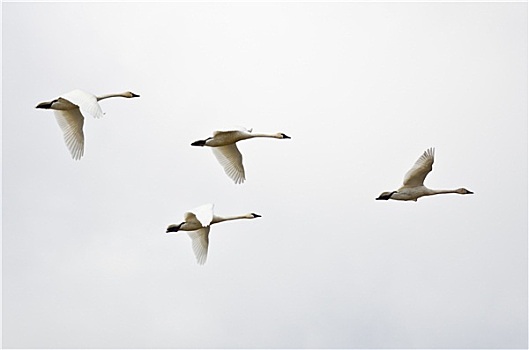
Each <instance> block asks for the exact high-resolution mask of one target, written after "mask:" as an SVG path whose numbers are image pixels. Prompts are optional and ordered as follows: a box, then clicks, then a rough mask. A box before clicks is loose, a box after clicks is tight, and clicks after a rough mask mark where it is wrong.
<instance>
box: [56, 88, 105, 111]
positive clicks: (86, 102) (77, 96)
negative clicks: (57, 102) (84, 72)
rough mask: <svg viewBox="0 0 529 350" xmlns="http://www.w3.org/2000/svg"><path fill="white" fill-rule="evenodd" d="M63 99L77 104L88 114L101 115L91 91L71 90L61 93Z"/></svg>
mask: <svg viewBox="0 0 529 350" xmlns="http://www.w3.org/2000/svg"><path fill="white" fill-rule="evenodd" d="M61 97H62V98H64V99H65V100H68V101H70V102H71V103H73V104H74V105H77V106H79V108H80V109H81V111H82V112H83V113H86V114H89V115H91V116H92V117H94V118H101V117H103V111H102V110H101V107H100V106H99V103H97V97H96V96H94V95H93V94H91V93H88V92H85V91H82V90H78V89H77V90H73V91H70V92H67V93H65V94H63V95H61Z"/></svg>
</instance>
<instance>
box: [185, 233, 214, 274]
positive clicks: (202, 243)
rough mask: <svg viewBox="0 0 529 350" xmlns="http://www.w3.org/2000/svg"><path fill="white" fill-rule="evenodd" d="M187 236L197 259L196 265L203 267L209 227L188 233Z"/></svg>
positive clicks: (206, 255) (206, 252)
mask: <svg viewBox="0 0 529 350" xmlns="http://www.w3.org/2000/svg"><path fill="white" fill-rule="evenodd" d="M187 234H188V235H189V237H191V244H192V247H193V252H194V253H195V257H196V258H197V263H199V264H200V265H204V263H205V262H206V258H207V257H208V245H209V226H207V227H203V228H201V229H199V230H196V231H190V232H188V233H187Z"/></svg>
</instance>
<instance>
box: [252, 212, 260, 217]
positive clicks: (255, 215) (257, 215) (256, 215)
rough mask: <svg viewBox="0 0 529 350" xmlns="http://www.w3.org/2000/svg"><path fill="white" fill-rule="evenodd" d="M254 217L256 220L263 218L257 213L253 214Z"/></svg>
mask: <svg viewBox="0 0 529 350" xmlns="http://www.w3.org/2000/svg"><path fill="white" fill-rule="evenodd" d="M252 215H253V217H254V218H260V217H262V216H261V215H259V214H255V213H252Z"/></svg>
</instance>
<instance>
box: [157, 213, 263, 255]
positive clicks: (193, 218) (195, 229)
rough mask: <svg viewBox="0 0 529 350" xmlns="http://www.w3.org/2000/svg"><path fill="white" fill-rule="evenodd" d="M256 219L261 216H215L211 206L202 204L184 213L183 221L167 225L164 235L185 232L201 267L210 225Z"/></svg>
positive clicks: (205, 253)
mask: <svg viewBox="0 0 529 350" xmlns="http://www.w3.org/2000/svg"><path fill="white" fill-rule="evenodd" d="M258 217H261V215H258V214H254V213H249V214H244V215H235V216H226V217H222V216H217V215H214V214H213V204H204V205H202V206H200V207H197V208H195V209H193V210H190V211H188V212H186V213H184V221H183V222H181V223H179V224H171V225H169V226H168V227H167V230H166V233H169V234H171V233H176V232H178V231H187V233H188V235H189V237H190V238H191V245H192V248H193V252H194V254H195V257H196V259H197V263H199V264H200V265H203V264H204V263H205V262H206V258H207V255H208V246H209V230H210V226H211V225H213V224H216V223H219V222H223V221H229V220H238V219H255V218H258Z"/></svg>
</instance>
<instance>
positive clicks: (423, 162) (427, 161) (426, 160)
mask: <svg viewBox="0 0 529 350" xmlns="http://www.w3.org/2000/svg"><path fill="white" fill-rule="evenodd" d="M433 159H434V148H429V149H427V150H426V151H425V152H424V153H423V154H422V156H420V157H419V159H418V160H417V161H416V162H415V164H414V165H413V167H412V168H411V169H410V170H409V171H408V172H407V173H406V175H405V176H404V183H403V186H402V187H401V188H399V189H398V190H397V191H391V192H383V193H381V194H380V196H378V198H376V199H377V200H388V199H395V200H398V201H417V199H418V198H420V197H423V196H432V195H435V194H442V193H458V194H473V193H474V192H471V191H469V190H467V189H465V188H458V189H456V190H432V189H429V188H427V187H426V186H424V185H423V183H424V179H425V178H426V175H428V173H429V172H430V171H432V164H433Z"/></svg>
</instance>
